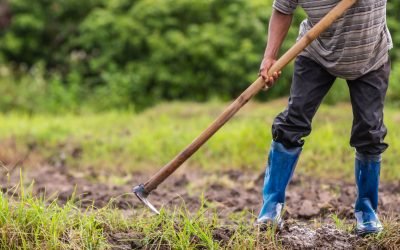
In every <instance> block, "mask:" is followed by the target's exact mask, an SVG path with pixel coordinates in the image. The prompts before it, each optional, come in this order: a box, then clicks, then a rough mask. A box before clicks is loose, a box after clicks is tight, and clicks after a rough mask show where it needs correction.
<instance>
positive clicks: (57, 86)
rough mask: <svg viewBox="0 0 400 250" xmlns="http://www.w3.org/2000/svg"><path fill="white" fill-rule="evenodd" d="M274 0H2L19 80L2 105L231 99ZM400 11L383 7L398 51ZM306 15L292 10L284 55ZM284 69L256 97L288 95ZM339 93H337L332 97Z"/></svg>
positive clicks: (3, 40)
mask: <svg viewBox="0 0 400 250" xmlns="http://www.w3.org/2000/svg"><path fill="white" fill-rule="evenodd" d="M272 2H273V1H272V0H251V1H249V0H236V1H227V0H203V1H194V0H135V1H127V0H111V1H105V0H88V1H79V0H69V1H50V0H37V1H30V0H9V4H10V7H11V10H12V13H13V19H12V22H11V24H10V26H9V27H8V28H7V29H6V30H5V31H4V32H3V33H2V35H1V36H0V63H3V64H6V65H7V67H9V68H11V69H12V71H13V73H12V74H16V76H12V77H9V78H8V79H2V80H1V85H7V86H3V87H2V88H3V89H4V88H5V89H6V90H7V91H8V92H11V94H10V95H9V96H8V97H6V99H8V100H7V101H6V100H2V101H0V104H2V105H0V110H2V111H8V110H10V109H12V108H18V109H20V110H23V111H27V112H34V111H35V112H36V111H37V112H45V111H46V112H53V113H55V112H59V111H64V110H74V111H79V110H80V109H81V108H82V106H88V107H90V109H92V110H105V109H110V108H118V109H121V108H122V109H126V108H128V109H131V108H135V109H142V108H144V107H148V106H150V105H153V104H155V103H156V102H159V101H165V100H175V99H181V100H191V101H205V100H208V99H214V98H220V99H222V100H228V99H232V98H234V97H236V96H237V95H238V94H239V93H241V92H242V91H243V90H244V89H245V88H246V87H247V86H248V84H249V83H251V82H252V81H253V80H254V79H255V78H256V76H257V73H258V68H259V64H260V61H261V57H262V54H263V50H264V47H265V42H266V31H267V25H268V20H269V17H270V14H271V11H272ZM399 9H400V6H399V3H398V2H393V1H392V2H389V3H388V24H389V27H390V29H391V31H392V34H393V39H394V43H395V46H397V47H398V46H400V31H399V25H398V23H399V13H400V12H399ZM304 18H305V13H304V12H303V11H301V10H300V8H299V10H298V11H297V12H296V15H295V18H294V23H293V25H292V28H291V29H290V31H289V34H288V37H287V39H286V40H285V42H284V44H283V48H282V51H286V50H287V49H288V48H289V47H290V46H291V45H292V44H293V43H294V41H295V39H296V37H297V33H298V26H299V24H300V22H301V21H302V20H303V19H304ZM398 51H399V50H393V51H392V52H391V55H392V59H393V60H396V59H398V58H399V55H398V53H399V52H398ZM38 70H39V72H37V71H38ZM33 71H34V72H33ZM32 72H33V73H32ZM291 72H292V65H290V66H289V67H288V68H287V69H285V70H284V72H283V75H282V77H281V80H280V81H279V84H277V85H276V86H275V87H274V88H273V89H272V90H271V91H270V92H269V93H268V94H260V95H258V98H260V99H262V100H265V99H269V98H276V97H278V96H283V95H287V94H288V89H289V85H290V80H291ZM38 78H40V82H41V83H40V84H39V83H37V80H38ZM20 81H21V82H20ZM29 82H33V83H32V85H33V86H29V85H30V83H29ZM38 84H39V85H40V86H38ZM395 84H400V83H395ZM25 91H26V92H27V93H24V92H25ZM6 93H7V92H6ZM336 94H338V95H336ZM342 95H343V91H342V90H341V89H340V90H338V91H337V92H335V93H334V94H332V95H331V96H332V98H331V97H329V99H331V100H333V101H335V100H337V99H343V98H342ZM338 96H339V98H338ZM10 99H11V100H10ZM14 99H18V101H15V100H14ZM36 99H40V100H36ZM393 99H396V100H399V99H400V97H397V96H396V95H394V96H393ZM32 102H33V103H34V105H30V103H32ZM46 103H47V105H46ZM83 104H84V105H83ZM54 105H57V106H54Z"/></svg>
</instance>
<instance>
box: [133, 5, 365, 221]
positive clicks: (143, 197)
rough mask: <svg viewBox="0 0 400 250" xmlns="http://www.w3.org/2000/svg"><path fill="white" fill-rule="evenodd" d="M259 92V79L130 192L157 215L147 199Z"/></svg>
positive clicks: (315, 32)
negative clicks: (177, 152)
mask: <svg viewBox="0 0 400 250" xmlns="http://www.w3.org/2000/svg"><path fill="white" fill-rule="evenodd" d="M356 1H357V0H342V1H341V2H339V3H338V4H337V6H335V7H334V8H333V9H332V10H331V11H330V12H329V13H328V14H327V15H326V16H325V17H323V18H322V19H321V20H320V21H319V22H318V23H317V24H316V25H314V27H313V28H312V29H311V30H309V31H308V32H307V33H306V34H305V35H304V36H303V37H302V38H301V39H300V40H299V41H298V42H297V43H296V44H294V45H293V46H292V47H291V48H290V49H289V50H288V51H287V52H286V53H285V54H284V55H283V56H282V57H281V58H280V59H279V60H278V61H276V63H275V64H274V65H273V66H272V67H271V68H270V69H269V71H268V75H272V74H273V73H274V72H279V71H280V70H282V69H283V68H284V67H285V66H286V65H287V64H288V63H290V62H291V61H292V60H293V59H294V58H295V57H296V56H297V55H298V54H299V53H300V52H301V51H303V50H304V49H305V48H306V47H307V46H308V45H309V44H310V43H311V42H312V41H314V40H315V39H316V38H317V37H318V36H319V35H320V34H321V33H322V32H323V31H325V30H326V29H327V28H328V27H329V26H330V25H331V24H332V23H333V22H335V21H336V20H337V19H338V18H339V17H341V16H342V15H343V14H344V13H345V12H346V11H347V10H348V9H349V8H350V7H351V6H352V5H353V4H354V3H355V2H356ZM262 89H268V87H266V83H265V81H264V79H262V77H259V78H258V79H257V80H256V81H255V82H254V83H252V84H251V85H250V86H249V87H248V88H247V89H246V90H245V91H244V92H243V93H242V94H241V95H240V96H239V97H238V98H237V99H236V100H235V101H234V102H233V103H232V104H230V105H229V106H228V107H227V108H226V109H225V110H224V111H223V112H222V114H220V115H219V116H218V118H217V119H216V120H215V121H214V122H213V123H211V124H210V125H209V127H208V128H207V129H206V130H204V131H203V132H202V133H201V134H200V135H199V136H198V137H197V138H196V139H195V140H194V141H193V142H192V143H190V144H189V145H188V146H187V147H186V148H185V149H183V150H182V151H181V152H180V153H179V154H178V155H177V156H175V158H173V159H172V160H171V161H170V162H169V163H167V164H166V165H165V166H164V167H163V168H161V169H160V170H159V171H158V172H157V173H156V174H154V175H153V176H152V177H151V178H150V179H149V180H148V181H147V182H145V183H144V184H140V185H138V186H136V187H134V188H133V192H134V193H135V195H136V196H137V197H138V198H139V200H140V201H141V202H142V203H143V204H144V205H146V206H147V207H148V208H149V209H151V211H153V212H154V213H156V214H159V211H158V210H157V209H156V208H155V207H154V206H153V205H152V204H151V203H150V202H149V200H148V199H147V197H148V196H149V194H150V193H151V192H152V191H153V190H155V189H156V188H157V187H158V185H160V184H161V183H162V182H163V181H165V179H167V178H168V177H169V176H170V175H171V174H172V173H173V172H175V170H177V169H178V168H179V167H180V166H181V165H182V164H183V163H184V162H185V161H186V160H187V159H188V158H189V157H190V156H192V155H193V154H194V153H195V152H196V151H197V150H198V149H199V148H200V147H201V146H202V145H203V144H204V143H205V142H206V141H207V140H208V139H209V138H210V137H211V136H213V135H214V134H215V133H216V132H217V131H218V130H219V129H220V128H221V127H222V126H223V125H224V124H225V123H226V122H227V121H229V119H231V118H232V117H233V116H234V115H235V114H236V112H238V111H239V109H240V108H242V107H243V106H244V105H245V104H246V103H247V102H248V101H249V100H250V99H251V98H252V97H253V96H255V95H256V94H257V93H258V92H260V91H261V90H262Z"/></svg>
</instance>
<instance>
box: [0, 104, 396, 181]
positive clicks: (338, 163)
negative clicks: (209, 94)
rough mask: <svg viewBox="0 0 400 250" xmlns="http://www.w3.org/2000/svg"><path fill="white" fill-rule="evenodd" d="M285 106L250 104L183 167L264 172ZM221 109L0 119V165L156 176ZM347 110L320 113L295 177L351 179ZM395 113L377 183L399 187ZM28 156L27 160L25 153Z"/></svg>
mask: <svg viewBox="0 0 400 250" xmlns="http://www.w3.org/2000/svg"><path fill="white" fill-rule="evenodd" d="M285 105H286V100H278V101H274V102H270V103H265V104H260V103H251V104H249V105H248V106H247V107H245V108H244V110H242V111H240V112H239V114H238V115H237V116H236V117H235V118H234V119H233V120H232V121H231V122H229V123H228V124H227V125H225V127H223V128H222V129H221V131H219V132H218V133H217V134H216V135H215V136H214V137H213V138H211V139H210V141H209V142H208V143H207V144H206V145H205V146H204V147H203V148H201V149H200V150H199V152H198V153H197V154H195V155H194V157H192V159H190V160H189V161H188V164H189V165H190V166H192V167H193V168H201V169H204V170H209V171H214V170H215V169H232V168H236V169H246V170H249V169H250V170H257V171H262V170H263V169H264V163H265V161H266V156H267V149H268V147H269V143H270V141H271V134H270V127H271V123H272V121H273V118H274V117H275V116H276V115H277V114H278V113H279V112H280V111H281V110H283V109H284V107H285ZM224 107H225V104H221V103H209V104H207V105H205V104H194V103H170V104H160V105H159V106H157V107H154V108H152V109H150V110H147V111H146V112H144V113H141V114H134V113H129V112H122V113H121V112H107V113H104V114H88V115H81V116H77V115H62V116H57V115H34V116H29V115H21V114H3V115H0V141H1V143H0V149H1V151H0V159H2V160H3V161H5V162H4V164H10V162H12V161H13V160H15V159H21V158H24V157H25V158H27V159H25V160H26V161H29V160H31V161H32V162H30V163H29V164H31V165H32V164H35V161H36V162H40V163H43V162H50V163H52V164H55V163H57V161H65V162H66V163H67V164H68V166H72V167H75V168H87V167H90V166H96V168H97V169H106V170H116V171H121V170H124V171H137V170H144V169H146V170H149V171H154V170H156V169H159V168H160V167H161V166H163V165H164V164H165V163H166V162H168V161H169V160H170V159H171V158H172V157H174V156H175V155H176V154H177V153H178V152H179V151H180V150H182V149H183V148H184V147H185V146H186V145H188V144H189V143H190V142H191V141H192V140H193V139H194V138H195V137H196V136H197V135H198V134H199V133H200V132H201V131H203V129H205V128H206V127H207V126H208V125H209V124H210V122H211V121H212V120H213V119H215V117H217V115H218V114H219V113H220V112H221V111H222V110H223V109H224ZM351 121H352V114H351V106H350V105H349V104H338V105H336V106H324V105H323V106H322V107H321V108H320V110H319V112H318V113H317V115H316V117H315V119H314V123H313V132H312V134H311V135H310V136H309V137H308V138H307V139H306V144H305V148H304V150H303V153H302V156H301V158H300V162H299V167H298V168H297V172H298V173H303V174H308V175H316V176H320V177H336V178H345V179H349V180H350V179H352V178H353V167H352V166H353V160H354V149H352V148H351V147H350V146H349V136H350V130H351ZM399 121H400V111H399V110H397V109H392V108H387V109H386V119H385V122H386V125H387V127H388V129H389V134H388V136H387V142H388V143H389V144H390V147H389V149H388V150H387V152H385V154H384V158H383V168H382V179H383V180H398V179H399V178H400V172H399V171H397V168H396V166H397V165H398V160H397V159H398V157H397V156H398V155H399V152H400V143H399V140H398V138H399V137H400V130H398V129H397V124H398V122H399ZM28 152H29V154H28ZM28 156H29V157H28Z"/></svg>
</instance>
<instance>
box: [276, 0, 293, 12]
mask: <svg viewBox="0 0 400 250" xmlns="http://www.w3.org/2000/svg"><path fill="white" fill-rule="evenodd" d="M297 1H298V0H274V4H273V5H272V6H273V8H274V9H276V10H277V11H279V12H282V13H283V14H286V15H291V14H293V12H294V10H295V9H296V7H297V4H298V2H297Z"/></svg>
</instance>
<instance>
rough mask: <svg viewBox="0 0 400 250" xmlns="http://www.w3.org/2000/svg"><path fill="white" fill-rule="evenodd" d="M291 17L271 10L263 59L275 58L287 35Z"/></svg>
mask: <svg viewBox="0 0 400 250" xmlns="http://www.w3.org/2000/svg"><path fill="white" fill-rule="evenodd" d="M292 18H293V15H286V14H283V13H281V12H279V11H277V10H273V12H272V16H271V19H270V22H269V28H268V42H267V47H266V49H265V53H264V58H277V56H278V52H279V49H280V47H281V45H282V43H283V40H284V39H285V37H286V34H287V33H288V30H289V28H290V25H291V23H292Z"/></svg>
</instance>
